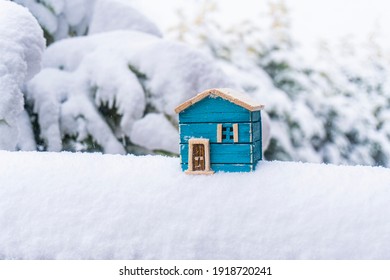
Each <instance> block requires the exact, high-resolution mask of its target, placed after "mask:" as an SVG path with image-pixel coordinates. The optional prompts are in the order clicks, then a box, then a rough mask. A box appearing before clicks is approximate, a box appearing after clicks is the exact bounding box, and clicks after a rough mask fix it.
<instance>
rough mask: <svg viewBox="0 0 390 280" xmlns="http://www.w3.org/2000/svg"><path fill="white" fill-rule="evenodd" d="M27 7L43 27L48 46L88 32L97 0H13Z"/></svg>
mask: <svg viewBox="0 0 390 280" xmlns="http://www.w3.org/2000/svg"><path fill="white" fill-rule="evenodd" d="M13 1H15V2H16V3H19V4H21V5H23V6H25V7H27V8H28V9H29V10H30V11H31V13H32V14H33V15H34V16H35V17H36V18H37V19H38V21H39V23H40V25H41V26H42V28H43V30H44V33H45V37H46V39H47V42H48V44H51V43H52V42H54V41H56V40H59V39H62V38H67V37H69V36H81V35H85V34H87V32H88V26H89V22H90V18H91V15H92V13H91V11H92V8H93V5H94V4H95V1H96V0H13Z"/></svg>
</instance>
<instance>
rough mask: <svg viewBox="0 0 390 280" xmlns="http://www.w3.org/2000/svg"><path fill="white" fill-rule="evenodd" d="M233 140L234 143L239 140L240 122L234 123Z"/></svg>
mask: <svg viewBox="0 0 390 280" xmlns="http://www.w3.org/2000/svg"><path fill="white" fill-rule="evenodd" d="M233 140H234V143H237V142H238V123H235V124H233Z"/></svg>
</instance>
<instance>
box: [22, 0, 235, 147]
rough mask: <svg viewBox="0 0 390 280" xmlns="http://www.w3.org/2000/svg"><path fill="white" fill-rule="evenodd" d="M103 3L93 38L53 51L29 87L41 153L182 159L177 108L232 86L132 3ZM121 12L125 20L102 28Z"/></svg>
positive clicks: (72, 41)
mask: <svg viewBox="0 0 390 280" xmlns="http://www.w3.org/2000/svg"><path fill="white" fill-rule="evenodd" d="M105 1H106V0H102V1H98V2H97V4H96V6H95V9H94V14H93V16H92V19H91V23H90V26H91V30H92V31H93V33H96V34H91V35H89V36H82V37H75V38H68V39H64V40H60V41H57V42H55V43H53V44H52V45H50V46H49V47H48V49H47V51H46V52H45V54H44V58H43V67H44V69H43V70H42V71H41V72H40V73H39V74H38V75H37V76H36V77H35V78H34V79H33V80H32V81H31V82H30V83H29V84H28V86H27V98H28V102H29V104H31V106H32V108H33V112H34V113H35V114H37V122H36V123H35V127H37V129H36V131H38V130H39V131H40V133H39V137H40V138H41V139H42V140H43V141H42V143H41V144H42V146H41V149H44V150H46V149H47V150H49V151H60V150H63V149H65V150H73V151H80V150H81V151H96V150H97V151H104V152H107V153H125V152H131V153H151V152H159V151H163V152H164V153H167V152H168V153H178V131H177V123H176V115H175V113H174V108H175V106H177V105H178V104H180V103H181V102H183V101H185V100H186V99H188V98H190V97H192V96H193V95H194V94H196V93H198V92H200V91H202V90H204V89H207V88H210V87H231V86H234V83H232V82H231V81H230V80H229V78H228V76H226V75H225V74H224V73H222V72H221V71H220V70H219V69H218V68H217V67H216V66H215V64H214V62H213V60H212V59H211V58H210V57H207V56H205V55H204V54H202V53H200V52H198V51H196V50H194V49H191V48H189V47H187V46H185V45H184V44H182V43H175V42H171V41H167V40H164V39H162V38H161V37H159V35H160V34H159V33H158V32H157V31H158V30H157V29H154V27H155V26H154V24H152V23H151V22H150V21H149V20H148V19H146V18H145V17H143V16H142V17H141V16H139V15H138V14H137V13H136V12H135V11H134V10H133V9H132V7H131V6H129V4H128V3H127V2H123V1H118V0H115V1H112V3H115V5H104V3H105ZM99 3H100V4H99ZM124 10H125V11H128V13H126V14H127V16H129V18H128V19H126V20H117V21H113V22H110V26H109V27H105V25H104V24H103V23H104V22H106V21H107V20H108V18H107V17H109V18H111V16H112V15H113V14H115V11H118V13H120V11H124ZM132 16H133V18H132ZM115 24H117V25H115ZM115 29H118V30H117V31H114V30H115ZM119 29H120V30H119ZM140 30H142V31H143V30H145V32H140Z"/></svg>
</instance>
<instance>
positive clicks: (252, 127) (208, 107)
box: [179, 96, 262, 172]
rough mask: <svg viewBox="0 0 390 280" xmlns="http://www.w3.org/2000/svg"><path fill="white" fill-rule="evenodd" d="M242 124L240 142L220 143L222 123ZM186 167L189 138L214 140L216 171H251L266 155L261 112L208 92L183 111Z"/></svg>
mask: <svg viewBox="0 0 390 280" xmlns="http://www.w3.org/2000/svg"><path fill="white" fill-rule="evenodd" d="M235 123H237V124H238V140H239V142H238V143H233V141H226V142H230V143H217V126H218V124H222V125H223V124H235ZM179 130H180V156H181V162H182V169H183V170H187V169H188V140H189V139H191V138H206V139H209V140H210V164H211V169H212V170H214V171H225V172H247V171H252V170H254V169H255V168H256V164H257V162H258V161H259V160H261V157H262V150H261V149H262V145H261V114H260V111H255V112H251V111H249V110H247V109H245V108H243V107H241V106H238V105H236V104H234V103H232V102H230V101H227V100H225V99H222V98H220V97H215V96H208V97H206V98H205V99H203V100H201V101H199V102H197V103H195V104H194V105H192V106H190V107H189V108H187V109H185V110H183V111H182V112H180V113H179Z"/></svg>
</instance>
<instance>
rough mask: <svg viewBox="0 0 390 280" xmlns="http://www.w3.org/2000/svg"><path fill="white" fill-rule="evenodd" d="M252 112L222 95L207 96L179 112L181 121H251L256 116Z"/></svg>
mask: <svg viewBox="0 0 390 280" xmlns="http://www.w3.org/2000/svg"><path fill="white" fill-rule="evenodd" d="M253 113H255V112H250V111H248V110H246V109H245V108H242V107H240V106H238V105H236V104H234V103H231V102H229V101H227V100H224V99H222V98H220V97H216V98H212V97H207V98H205V99H203V100H201V101H199V102H198V103H196V104H194V105H192V106H191V107H189V108H187V109H185V110H184V111H182V112H180V114H179V122H180V123H224V122H234V123H239V122H247V123H248V122H251V120H252V118H256V114H253Z"/></svg>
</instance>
